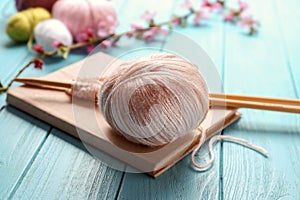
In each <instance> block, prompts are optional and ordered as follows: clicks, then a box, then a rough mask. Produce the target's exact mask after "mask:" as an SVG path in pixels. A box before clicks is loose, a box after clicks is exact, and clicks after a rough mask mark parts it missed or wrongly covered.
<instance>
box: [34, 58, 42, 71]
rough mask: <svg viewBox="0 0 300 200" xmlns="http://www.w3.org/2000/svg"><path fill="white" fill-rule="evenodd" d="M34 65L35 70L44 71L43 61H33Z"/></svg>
mask: <svg viewBox="0 0 300 200" xmlns="http://www.w3.org/2000/svg"><path fill="white" fill-rule="evenodd" d="M33 64H34V68H36V69H43V65H44V62H43V61H42V60H41V59H35V60H34V61H33Z"/></svg>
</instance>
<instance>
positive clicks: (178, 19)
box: [171, 17, 181, 26]
mask: <svg viewBox="0 0 300 200" xmlns="http://www.w3.org/2000/svg"><path fill="white" fill-rule="evenodd" d="M171 23H172V25H174V26H178V25H179V24H180V23H181V19H180V18H179V17H173V18H172V20H171Z"/></svg>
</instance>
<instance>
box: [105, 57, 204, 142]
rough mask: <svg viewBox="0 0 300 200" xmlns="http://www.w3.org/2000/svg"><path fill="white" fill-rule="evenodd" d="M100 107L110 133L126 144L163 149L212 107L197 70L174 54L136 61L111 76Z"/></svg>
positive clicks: (189, 129) (123, 65)
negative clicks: (122, 139)
mask: <svg viewBox="0 0 300 200" xmlns="http://www.w3.org/2000/svg"><path fill="white" fill-rule="evenodd" d="M99 104H100V108H101V111H102V113H103V116H104V118H105V119H106V121H107V122H108V123H109V124H110V126H111V127H112V128H114V129H115V130H117V131H118V132H119V133H120V134H121V135H123V136H124V137H125V138H127V139H128V140H130V141H132V142H135V143H139V144H143V145H147V146H160V145H164V144H167V143H169V142H172V141H174V140H175V139H177V138H179V137H181V136H183V135H185V134H187V133H188V132H190V131H192V130H194V129H196V128H197V127H198V126H199V125H200V123H201V122H202V121H203V119H204V118H205V116H206V113H207V111H208V108H209V99H208V88H207V85H206V83H205V80H204V79H203V77H202V76H201V74H200V73H199V71H198V67H197V66H196V65H194V64H192V63H190V62H188V61H186V60H184V59H182V58H180V57H178V56H176V55H173V54H169V53H156V54H152V55H149V56H146V57H142V58H140V59H133V60H131V61H128V62H125V63H124V64H122V65H121V67H120V70H118V71H117V72H115V73H114V74H113V75H111V76H109V77H107V79H106V81H104V83H103V85H102V87H101V90H100V93H99Z"/></svg>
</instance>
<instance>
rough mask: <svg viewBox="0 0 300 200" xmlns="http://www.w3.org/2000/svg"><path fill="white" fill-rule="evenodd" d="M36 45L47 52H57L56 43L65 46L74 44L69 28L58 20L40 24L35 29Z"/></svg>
mask: <svg viewBox="0 0 300 200" xmlns="http://www.w3.org/2000/svg"><path fill="white" fill-rule="evenodd" d="M34 37H35V40H36V43H37V44H39V45H41V46H42V47H43V48H44V50H45V51H52V50H55V47H53V43H54V42H60V43H62V44H63V45H65V46H70V45H72V43H73V38H72V34H71V33H70V31H69V30H68V29H67V27H66V26H65V25H64V24H63V23H62V22H61V21H59V20H57V19H49V20H45V21H43V22H40V23H39V24H38V25H37V26H36V27H35V29H34Z"/></svg>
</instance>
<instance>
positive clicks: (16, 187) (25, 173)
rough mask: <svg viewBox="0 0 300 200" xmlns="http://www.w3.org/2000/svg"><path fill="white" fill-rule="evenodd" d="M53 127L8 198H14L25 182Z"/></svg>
mask: <svg viewBox="0 0 300 200" xmlns="http://www.w3.org/2000/svg"><path fill="white" fill-rule="evenodd" d="M52 129H53V127H50V129H49V131H47V135H46V137H45V138H44V139H43V140H42V142H41V143H40V145H39V146H38V148H37V150H36V152H35V153H34V154H33V156H32V158H31V160H30V162H29V163H28V165H27V166H26V167H25V169H24V171H23V173H22V174H21V176H20V178H19V179H18V180H17V183H16V184H15V186H14V187H13V189H12V191H11V193H10V195H9V197H8V199H12V197H13V196H14V195H15V193H16V192H17V190H18V188H19V187H20V185H21V183H22V182H23V180H24V178H25V177H26V175H27V173H28V172H29V170H30V168H31V166H32V165H33V162H34V161H35V159H36V158H37V156H38V154H39V152H40V151H41V149H42V147H43V146H44V144H45V142H46V140H47V138H48V136H49V135H50V132H51V131H52Z"/></svg>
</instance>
